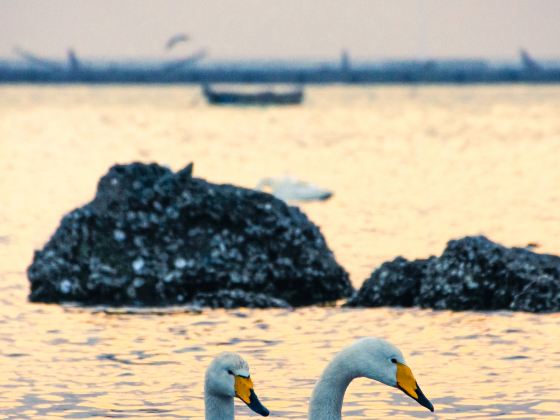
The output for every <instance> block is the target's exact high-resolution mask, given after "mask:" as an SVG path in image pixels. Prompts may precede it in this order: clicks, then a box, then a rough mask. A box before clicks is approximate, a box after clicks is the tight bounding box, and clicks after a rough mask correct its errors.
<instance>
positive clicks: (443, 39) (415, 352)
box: [0, 0, 560, 419]
mask: <svg viewBox="0 0 560 420" xmlns="http://www.w3.org/2000/svg"><path fill="white" fill-rule="evenodd" d="M0 21H1V24H0V173H1V175H2V176H1V180H0V194H1V196H2V197H3V200H2V203H1V204H0V303H1V305H0V325H1V327H0V342H2V346H0V347H1V349H0V359H2V366H4V367H3V368H2V369H0V414H1V415H0V417H2V418H9V419H26V418H29V419H35V418H37V419H38V418H41V419H47V418H86V417H87V418H89V417H93V418H96V417H100V418H103V417H117V418H130V419H133V418H193V419H194V418H202V410H203V400H202V387H203V379H202V378H203V375H204V370H205V368H206V366H207V365H208V363H209V362H210V361H211V359H212V357H214V355H215V354H217V353H218V352H220V351H224V350H230V351H239V352H240V353H242V354H244V355H246V356H247V358H248V359H249V362H250V363H251V369H252V373H253V376H254V382H255V384H256V387H257V390H258V393H259V397H260V398H261V401H263V402H264V403H265V404H266V405H267V406H268V408H269V409H270V410H271V411H272V412H273V414H275V415H276V417H277V418H302V417H304V416H305V413H306V410H307V405H308V397H309V396H310V394H311V390H312V387H313V383H314V381H315V380H316V378H317V377H318V376H319V375H320V372H321V370H322V368H323V367H324V365H325V363H326V362H327V361H328V360H329V359H330V358H331V357H332V355H333V354H334V353H336V352H337V351H338V350H339V349H340V348H341V347H343V346H345V345H346V344H348V343H350V342H351V341H352V340H354V339H355V338H358V337H361V336H363V335H376V336H381V337H384V338H387V339H389V340H390V341H392V342H394V343H395V344H397V345H398V346H399V347H400V348H401V349H402V350H403V352H404V353H405V355H406V356H407V358H408V360H409V362H410V363H411V365H412V366H413V369H414V372H415V373H416V375H417V377H418V380H419V382H420V383H421V384H422V389H423V391H424V392H425V393H426V395H427V396H428V398H430V400H432V401H433V402H434V405H435V406H436V414H431V413H429V412H427V411H426V410H424V409H423V408H422V407H420V406H417V405H413V404H414V402H413V401H411V400H409V399H406V397H404V396H403V395H401V394H400V393H397V392H395V391H393V390H387V389H384V388H383V387H381V386H380V385H378V384H372V383H371V382H368V381H358V382H357V383H353V384H352V386H351V387H350V388H349V390H348V394H347V397H346V403H345V408H344V414H345V418H349V419H359V418H374V417H382V416H389V415H391V416H393V417H394V418H398V419H400V418H410V417H417V418H428V417H434V416H435V417H438V418H441V419H449V418H469V419H475V418H489V417H494V416H496V417H497V416H499V417H501V418H504V419H506V418H507V419H531V418H550V419H552V418H557V417H558V413H559V412H560V405H559V403H558V399H557V396H558V393H559V392H560V385H558V383H556V382H555V381H552V380H550V378H551V377H554V374H553V372H555V371H557V370H558V368H559V367H560V353H559V351H558V345H557V343H556V339H557V337H558V335H559V333H560V327H559V326H558V322H559V319H560V318H559V317H558V314H554V313H552V314H528V313H514V312H505V311H504V312H492V313H489V312H469V311H467V312H450V311H430V310H420V309H398V308H396V309H395V308H375V309H346V308H344V309H343V308H337V307H335V308H333V307H327V308H324V307H314V308H305V309H301V310H297V311H295V312H294V311H290V310H280V309H271V310H249V309H238V310H234V311H225V310H204V311H202V312H197V313H196V314H193V313H185V311H184V310H177V309H176V308H175V309H173V310H169V311H168V312H166V311H165V310H158V311H152V312H150V310H145V311H139V313H137V312H135V311H132V310H131V311H128V310H126V309H124V310H112V309H109V308H81V307H75V306H57V305H44V304H32V303H29V302H28V301H27V295H28V292H29V283H28V281H27V278H26V268H27V266H28V265H29V264H30V262H31V260H32V258H33V251H34V250H36V249H40V248H41V247H42V246H43V245H44V244H45V242H46V241H47V240H48V239H49V237H50V236H51V235H52V234H53V232H54V231H55V229H56V228H57V226H58V224H59V222H60V220H61V218H62V216H63V215H64V214H66V213H68V212H69V211H71V210H73V209H75V208H76V207H79V206H82V205H83V204H85V203H87V202H88V201H90V200H91V199H92V198H93V196H94V194H95V190H96V185H97V182H98V180H99V178H100V177H101V176H102V175H104V174H105V173H106V172H107V170H108V168H109V167H111V166H112V165H114V164H115V163H130V162H134V161H141V162H157V163H159V164H161V165H166V166H169V167H170V168H172V169H173V170H178V169H181V168H183V167H184V166H185V165H186V164H187V163H189V162H194V175H195V176H197V177H201V178H204V179H207V180H208V181H211V182H216V183H231V184H234V185H239V186H243V187H247V188H255V187H257V186H258V185H259V184H260V185H262V181H263V179H265V178H273V179H276V180H280V181H282V182H287V183H288V184H289V185H292V184H294V183H296V184H297V185H299V186H301V185H304V186H306V187H311V190H312V192H313V191H317V189H318V190H320V191H322V192H324V191H327V192H328V193H329V198H328V200H320V201H296V200H291V199H290V197H288V198H285V199H286V200H287V201H289V202H290V203H291V204H294V205H297V206H299V207H300V208H301V209H302V210H303V211H304V212H305V213H306V214H307V215H308V216H309V218H310V219H311V220H312V221H313V222H314V223H315V224H317V225H318V226H319V227H320V229H321V232H322V233H323V235H324V236H325V239H326V241H327V243H328V245H329V248H330V249H332V250H333V252H334V255H335V257H336V260H337V261H338V262H339V263H340V264H341V265H342V266H343V267H344V268H345V269H346V270H347V271H348V272H349V274H350V278H351V281H352V284H353V285H354V287H355V288H359V287H360V286H361V285H362V283H363V282H364V280H365V279H366V278H367V277H368V276H369V275H370V273H371V272H372V271H373V270H374V269H375V268H376V267H378V266H379V265H380V264H381V263H383V262H385V261H389V260H392V259H393V258H395V257H396V256H399V255H400V256H404V257H406V258H409V259H412V258H426V257H428V256H430V255H439V254H440V253H441V252H442V250H443V249H444V247H445V244H446V242H447V241H449V240H450V239H455V238H459V237H463V236H466V235H478V234H483V235H486V236H488V237H489V238H490V239H492V240H494V241H496V242H499V243H502V244H504V245H506V246H508V247H513V246H518V247H527V246H529V247H530V248H531V249H536V251H537V252H544V253H550V254H558V253H559V250H560V216H559V215H558V212H557V208H558V205H559V203H560V190H559V189H558V186H559V185H560V167H559V165H558V156H560V153H559V152H560V85H558V83H559V82H560V44H559V43H558V40H559V39H560V25H559V24H558V22H559V21H560V3H559V2H557V1H555V0H531V1H529V0H490V1H479V0H473V1H466V0H465V1H444V0H427V1H415V0H395V1H391V2H382V1H351V2H339V1H330V0H328V1H318V0H309V1H305V2H301V1H298V2H296V1H275V0H274V1H268V2H266V3H265V2H261V1H256V0H246V1H227V2H224V1H214V0H211V1H178V0H177V1H170V0H167V1H158V2H151V1H144V0H135V1H132V0H130V1H128V0H127V1H119V2H111V1H104V0H103V1H100V0H97V1H81V2H74V1H70V0H67V1H66V0H64V1H63V0H53V1H49V2H40V1H27V0H23V1H21V0H20V1H13V0H3V1H2V2H1V3H0ZM224 103H225V104H226V105H229V106H219V105H222V104H224ZM239 105H242V106H239ZM280 105H283V106H280ZM292 198H293V197H292ZM236 407H237V408H236V409H237V414H238V416H240V417H243V416H252V415H253V413H250V412H249V410H248V409H246V407H244V406H242V405H236ZM255 416H256V415H255Z"/></svg>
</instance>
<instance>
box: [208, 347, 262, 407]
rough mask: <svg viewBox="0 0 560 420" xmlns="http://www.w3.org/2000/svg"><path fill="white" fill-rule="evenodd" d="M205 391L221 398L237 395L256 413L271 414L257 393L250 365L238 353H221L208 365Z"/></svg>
mask: <svg viewBox="0 0 560 420" xmlns="http://www.w3.org/2000/svg"><path fill="white" fill-rule="evenodd" d="M205 392H206V393H208V394H210V395H213V396H216V397H221V398H234V397H237V398H239V399H240V400H241V401H243V402H244V403H245V404H247V406H248V407H249V408H250V409H251V410H253V411H254V412H255V413H258V414H260V415H261V416H265V417H266V416H268V415H269V411H268V410H267V409H266V407H264V406H263V405H262V404H261V402H260V401H259V399H258V398H257V394H255V391H254V389H253V381H252V380H251V376H250V374H249V365H248V364H247V362H246V361H245V360H244V359H243V358H242V357H241V356H239V355H238V354H236V353H221V354H219V355H218V356H217V357H216V358H215V359H214V360H213V361H212V363H211V364H210V366H208V369H207V370H206V380H205Z"/></svg>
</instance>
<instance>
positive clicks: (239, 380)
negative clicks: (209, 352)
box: [235, 375, 270, 417]
mask: <svg viewBox="0 0 560 420" xmlns="http://www.w3.org/2000/svg"><path fill="white" fill-rule="evenodd" d="M235 395H236V396H237V398H239V399H240V400H241V401H243V402H244V403H245V404H247V406H248V407H249V408H250V409H251V410H253V411H254V412H255V413H258V414H260V415H261V416H264V417H266V416H268V415H269V414H270V412H269V411H268V410H267V409H266V407H265V406H264V405H262V404H261V402H260V401H259V399H258V398H257V394H255V391H254V390H253V381H252V380H251V378H250V377H248V376H247V377H245V376H239V375H235Z"/></svg>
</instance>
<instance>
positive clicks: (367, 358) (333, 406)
mask: <svg viewBox="0 0 560 420" xmlns="http://www.w3.org/2000/svg"><path fill="white" fill-rule="evenodd" d="M395 362H398V363H401V364H403V365H404V364H405V360H404V358H403V355H402V353H401V351H400V350H399V349H398V348H396V347H395V346H394V345H392V344H391V343H389V342H387V341H385V340H381V339H378V338H363V339H361V340H358V341H356V342H355V343H353V344H352V345H350V346H348V347H346V348H345V349H344V350H342V351H341V352H340V353H338V354H337V355H336V356H335V357H334V359H333V360H332V361H331V362H330V363H329V364H328V365H327V367H326V368H325V370H324V371H323V374H322V375H321V377H320V378H319V380H318V381H317V383H316V384H315V388H314V389H313V394H312V396H311V401H310V404H309V420H340V419H341V416H342V414H341V413H342V402H343V400H344V393H345V392H346V389H347V388H348V385H350V382H352V380H353V379H355V378H360V377H365V378H369V379H373V380H376V381H379V382H381V383H383V384H385V385H388V386H391V387H396V386H397V364H396V363H395Z"/></svg>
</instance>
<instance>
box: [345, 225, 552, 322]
mask: <svg viewBox="0 0 560 420" xmlns="http://www.w3.org/2000/svg"><path fill="white" fill-rule="evenodd" d="M347 305H348V306H421V307H424V308H434V309H452V310H499V309H509V310H522V311H530V312H544V311H547V312H548V311H560V257H557V256H554V255H545V254H537V253H534V252H531V251H530V250H528V249H525V248H507V247H505V246H502V245H500V244H497V243H495V242H492V241H490V240H488V239H487V238H485V237H484V236H474V237H466V238H463V239H459V240H453V241H450V242H449V243H448V244H447V247H446V248H445V250H444V252H443V254H442V255H441V256H440V257H430V258H429V259H426V260H415V261H407V260H406V259H404V258H397V259H396V260H394V261H392V262H389V263H384V264H382V265H381V267H379V268H378V269H376V270H375V271H374V272H373V273H372V275H371V277H370V278H369V279H368V280H366V281H365V282H364V284H363V286H362V287H361V289H360V290H359V291H358V292H356V293H355V295H354V296H353V297H352V298H351V299H350V300H349V301H348V303H347Z"/></svg>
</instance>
